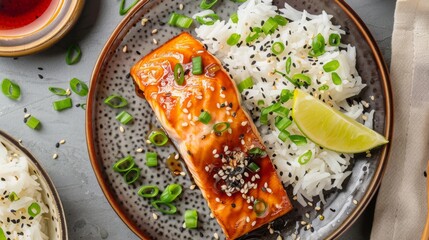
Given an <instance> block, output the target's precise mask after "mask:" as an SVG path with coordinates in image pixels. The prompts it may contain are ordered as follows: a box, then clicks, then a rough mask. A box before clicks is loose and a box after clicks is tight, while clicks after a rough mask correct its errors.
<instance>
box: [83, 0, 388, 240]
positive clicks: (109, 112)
mask: <svg viewBox="0 0 429 240" xmlns="http://www.w3.org/2000/svg"><path fill="white" fill-rule="evenodd" d="M199 2H200V1H195V0H183V1H169V0H168V1H167V0H153V1H141V2H139V4H138V5H137V6H136V7H135V8H134V9H133V10H132V11H131V12H130V13H129V14H128V15H127V16H126V17H125V18H124V20H123V21H122V22H121V23H120V24H119V26H118V27H117V28H116V30H115V31H114V32H113V34H112V36H111V37H110V38H109V39H108V41H107V43H106V46H105V47H104V49H103V51H102V53H101V55H100V58H99V59H98V62H97V64H96V66H95V69H94V72H93V75H92V80H91V87H90V93H89V97H88V105H87V115H86V131H87V142H88V148H89V154H90V158H91V162H92V165H93V168H94V171H95V174H96V176H97V179H98V181H99V183H100V185H101V187H102V189H103V191H104V193H105V195H106V197H107V199H108V200H109V202H110V204H111V205H112V207H113V208H114V210H115V211H116V212H117V213H118V215H119V216H120V217H121V218H122V220H123V221H124V222H125V223H126V224H127V225H128V226H129V227H130V229H131V230H132V231H134V232H135V233H136V234H137V235H138V236H139V237H141V238H144V239H211V238H213V234H214V233H218V234H219V236H220V237H221V238H224V237H223V234H222V231H221V229H220V227H219V225H218V224H217V222H216V220H215V219H211V218H210V216H209V214H210V211H209V209H208V207H207V204H206V202H205V200H204V199H203V197H202V195H201V192H200V191H199V190H190V189H189V186H191V185H192V184H193V182H192V179H191V177H190V176H189V174H186V175H185V176H179V177H176V176H173V174H172V173H171V172H170V170H169V169H168V168H167V167H166V166H165V159H166V158H167V157H168V155H169V154H171V153H175V152H176V150H175V149H174V147H173V146H168V147H163V148H157V149H156V151H157V152H158V153H159V155H160V157H161V159H163V161H161V166H159V167H157V168H151V169H149V168H147V167H146V166H145V164H144V162H145V161H144V156H145V154H144V153H145V152H146V151H151V150H155V149H153V148H152V147H151V146H149V145H148V144H146V143H145V139H146V138H147V134H148V132H149V131H150V130H151V129H152V128H153V127H154V126H155V127H156V126H157V125H158V122H157V120H156V119H155V117H154V114H153V112H152V109H151V108H150V107H149V105H148V104H147V102H146V101H145V100H143V99H141V98H139V97H138V96H137V95H136V93H135V89H134V84H133V81H132V79H131V78H130V75H129V70H130V68H131V66H132V65H133V64H134V63H135V62H136V61H138V60H139V59H140V58H141V57H143V56H144V55H146V54H147V53H149V52H150V51H152V50H153V49H154V48H156V47H157V46H156V45H154V43H153V39H156V40H157V42H158V46H159V45H160V44H162V43H163V42H165V41H167V40H168V39H170V38H172V37H173V36H176V35H177V34H178V33H179V32H180V29H177V28H172V27H170V26H168V25H167V24H165V22H166V21H167V19H168V17H169V15H170V13H171V12H173V11H179V12H182V13H184V14H188V15H192V14H193V13H194V12H195V9H198V4H199ZM287 2H288V3H289V4H291V5H292V6H294V7H295V8H297V9H300V10H303V9H306V10H307V11H309V12H310V13H321V11H322V10H325V11H327V12H328V13H329V14H331V15H333V16H334V20H333V21H334V22H335V23H336V24H340V25H341V26H343V29H345V30H346V31H347V35H346V36H345V37H344V38H343V40H344V42H347V43H351V44H352V45H354V46H356V47H357V69H358V71H359V73H360V75H361V76H362V79H363V80H364V82H365V83H366V84H367V85H368V87H367V88H365V90H364V91H363V92H362V94H361V95H360V96H359V98H361V99H363V100H367V101H369V98H370V96H375V99H374V100H372V101H371V102H372V103H373V104H371V108H373V109H375V110H376V114H375V116H374V128H375V130H376V131H378V132H381V133H384V135H385V136H386V137H387V138H388V139H389V140H391V136H392V133H391V131H392V102H391V92H390V86H389V77H388V73H387V70H386V67H385V64H384V62H383V59H382V56H381V54H380V51H379V50H378V47H377V45H376V43H375V41H374V39H373V38H372V36H371V35H370V33H369V31H368V30H367V28H366V27H365V26H364V24H363V22H362V21H361V20H360V19H359V17H358V16H357V15H356V14H355V13H354V12H353V11H352V10H351V9H350V7H349V6H347V5H346V4H345V3H344V1H340V0H336V1H320V0H306V1H302V0H287ZM180 3H182V4H184V6H185V8H184V9H183V10H181V11H180V10H179V4H180ZM274 3H275V4H276V5H278V6H280V5H283V3H284V1H274ZM234 4H235V3H233V2H232V1H223V3H222V4H219V5H220V7H218V8H217V9H216V12H217V13H218V14H219V15H220V16H221V17H223V18H227V17H228V16H229V15H230V14H231V13H232V12H233V11H235V9H236V7H237V6H233V5H234ZM142 18H147V19H149V21H148V22H147V23H146V24H145V25H144V26H142V24H141V20H142ZM155 28H156V29H158V32H157V33H156V34H152V33H151V32H152V30H153V29H155ZM125 46H127V47H125ZM124 47H125V48H124ZM113 93H119V94H121V95H122V96H124V97H125V98H127V99H128V100H129V103H130V104H129V106H128V107H127V111H129V112H130V113H131V114H133V116H135V120H134V123H133V124H131V125H127V126H125V127H124V129H120V124H119V122H118V121H116V120H115V115H116V114H117V113H118V111H119V110H114V109H112V108H110V107H108V106H106V105H105V104H103V100H104V99H105V98H106V97H107V96H109V95H111V94H113ZM121 130H122V131H121ZM138 148H142V149H143V152H142V153H138V152H136V149H138ZM388 152H389V145H386V146H384V147H382V148H379V149H377V150H375V151H374V152H373V153H372V157H371V158H366V157H365V156H360V155H357V156H356V158H355V161H354V164H353V174H352V175H351V177H350V178H349V180H348V181H346V182H345V183H344V187H343V189H342V190H341V191H335V192H332V193H329V194H327V195H328V197H327V203H326V204H324V205H323V206H322V209H321V210H319V211H316V210H315V209H314V206H313V207H311V206H309V207H307V208H302V207H300V205H299V204H298V203H296V202H293V204H294V206H295V210H294V211H292V212H291V213H289V214H286V215H285V216H283V217H281V218H279V219H277V220H275V221H274V222H273V223H272V224H271V227H272V228H273V229H274V230H275V231H274V233H273V234H269V231H268V229H267V227H262V228H260V229H258V230H256V231H254V232H252V233H250V234H248V235H246V236H243V237H242V238H243V239H261V238H263V239H276V238H277V237H278V236H279V235H281V236H282V237H284V238H290V237H291V236H292V235H293V234H296V235H299V236H301V239H332V238H336V237H338V236H339V235H340V234H341V233H342V232H344V231H345V229H347V227H348V226H350V225H351V223H352V222H353V221H354V220H355V219H357V217H358V216H359V214H360V213H361V212H362V211H363V209H364V208H365V207H366V205H367V204H368V202H369V201H370V199H371V197H372V196H373V194H374V193H375V191H376V189H377V187H378V185H379V183H380V180H381V177H382V174H383V171H384V167H385V164H386V161H387V156H388ZM128 154H130V155H132V156H134V157H135V159H136V163H137V165H138V166H139V167H140V168H142V177H141V180H140V181H139V182H138V183H136V184H134V185H130V186H128V185H126V184H125V182H124V180H123V179H122V177H121V176H120V175H119V174H117V173H115V172H113V170H112V165H113V164H114V163H115V161H116V160H118V159H119V158H122V157H124V156H126V155H128ZM172 182H179V183H180V184H182V185H183V186H184V189H185V190H184V192H183V195H182V197H181V199H180V201H177V207H178V211H179V213H178V214H175V215H160V214H158V215H159V218H158V219H156V220H155V219H154V218H153V215H152V213H154V212H155V210H154V209H153V208H152V207H151V206H150V204H149V201H148V200H146V199H143V198H140V197H138V195H137V190H138V188H139V186H141V185H143V184H155V185H158V186H160V187H161V188H164V187H165V186H166V185H167V184H169V183H172ZM288 190H289V189H288ZM188 208H196V209H198V211H199V213H200V219H199V228H198V229H197V230H187V229H183V228H182V223H183V219H182V218H183V217H182V214H183V212H184V210H185V209H188ZM306 213H308V214H309V215H307V216H306ZM319 214H323V216H324V220H323V221H322V220H320V219H319V218H318V215H319ZM308 217H309V218H308ZM301 220H305V221H306V222H310V223H311V224H312V227H311V228H310V229H306V228H305V227H303V226H302V225H301V224H300V221H301Z"/></svg>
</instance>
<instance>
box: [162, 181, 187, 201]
mask: <svg viewBox="0 0 429 240" xmlns="http://www.w3.org/2000/svg"><path fill="white" fill-rule="evenodd" d="M181 193H182V186H181V185H180V184H176V183H172V184H170V185H168V186H167V187H166V188H165V190H164V191H163V192H162V194H161V196H160V197H159V199H160V200H161V201H163V202H165V203H171V202H173V201H174V200H175V199H176V198H177V197H178V196H179V195H180V194H181Z"/></svg>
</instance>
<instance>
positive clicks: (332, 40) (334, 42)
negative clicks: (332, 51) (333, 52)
mask: <svg viewBox="0 0 429 240" xmlns="http://www.w3.org/2000/svg"><path fill="white" fill-rule="evenodd" d="M340 43H341V36H340V35H339V34H336V33H332V34H331V35H329V45H331V46H333V47H337V46H339V45H340Z"/></svg>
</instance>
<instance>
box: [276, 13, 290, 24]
mask: <svg viewBox="0 0 429 240" xmlns="http://www.w3.org/2000/svg"><path fill="white" fill-rule="evenodd" d="M274 20H276V22H277V24H278V25H280V26H286V24H288V22H289V21H288V20H287V19H286V18H285V17H283V16H280V15H275V16H274Z"/></svg>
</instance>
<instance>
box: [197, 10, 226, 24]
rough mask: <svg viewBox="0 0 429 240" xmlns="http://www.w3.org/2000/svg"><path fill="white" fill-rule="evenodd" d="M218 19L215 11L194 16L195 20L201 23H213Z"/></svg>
mask: <svg viewBox="0 0 429 240" xmlns="http://www.w3.org/2000/svg"><path fill="white" fill-rule="evenodd" d="M219 19H220V18H219V16H218V15H217V14H216V13H210V14H206V15H204V16H198V17H196V20H197V22H199V23H200V24H203V25H213V24H214V23H215V22H216V21H217V20H219Z"/></svg>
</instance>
